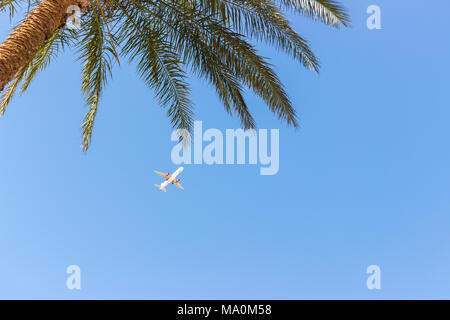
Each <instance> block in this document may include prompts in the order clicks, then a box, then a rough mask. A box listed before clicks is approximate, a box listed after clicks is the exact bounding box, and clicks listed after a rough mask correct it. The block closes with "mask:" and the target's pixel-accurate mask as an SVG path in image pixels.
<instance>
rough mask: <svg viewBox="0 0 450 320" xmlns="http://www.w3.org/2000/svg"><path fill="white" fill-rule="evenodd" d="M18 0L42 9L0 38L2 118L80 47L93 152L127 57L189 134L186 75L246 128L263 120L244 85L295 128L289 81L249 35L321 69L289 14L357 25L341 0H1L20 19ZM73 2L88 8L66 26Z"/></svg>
mask: <svg viewBox="0 0 450 320" xmlns="http://www.w3.org/2000/svg"><path fill="white" fill-rule="evenodd" d="M20 5H27V6H28V8H34V9H33V10H31V9H29V10H28V11H27V16H26V18H25V20H24V21H23V22H22V23H21V24H20V25H19V26H18V27H17V28H15V30H14V31H12V33H11V34H10V35H9V37H8V38H7V39H6V40H5V41H4V42H3V43H2V44H1V45H0V91H4V92H3V94H2V98H1V102H0V116H2V115H3V114H4V112H5V109H6V107H7V105H8V104H9V102H10V101H11V98H12V97H13V95H14V93H15V92H16V90H17V89H18V87H19V85H20V90H21V91H22V92H23V91H24V90H26V89H27V88H28V86H29V84H30V82H31V81H32V79H33V78H34V77H35V75H36V74H37V73H38V72H39V71H41V70H43V69H44V68H45V67H46V66H47V65H48V64H49V63H50V62H51V61H53V59H54V58H55V57H56V56H57V55H58V54H59V53H61V52H62V51H63V50H64V49H65V48H66V47H68V46H75V47H77V48H78V50H79V53H80V60H81V62H82V67H83V69H82V79H81V90H82V92H83V94H84V96H85V99H86V105H87V106H88V108H89V111H88V112H87V114H86V116H85V119H84V122H83V124H82V129H83V143H82V148H83V150H85V151H86V150H87V149H88V147H89V145H90V142H91V136H92V129H93V126H94V120H95V115H96V113H97V108H98V105H99V100H100V97H101V93H102V90H103V88H104V86H105V85H106V83H107V80H108V78H109V77H110V75H111V71H112V67H113V65H114V64H115V63H120V60H121V58H123V57H125V58H127V59H128V60H129V61H130V62H136V64H137V72H138V74H139V75H140V77H141V78H142V79H143V81H144V82H145V84H146V85H147V86H148V87H149V88H151V89H152V90H153V91H154V93H155V95H156V97H157V98H158V100H159V102H160V104H161V106H163V107H165V108H167V115H168V117H169V119H170V121H171V123H172V125H173V127H174V128H180V129H187V130H188V131H189V130H190V129H191V126H192V118H193V111H192V109H193V103H192V102H191V100H190V98H189V94H190V88H189V84H188V81H187V73H188V72H190V73H192V74H194V75H196V76H198V77H200V78H204V79H206V80H208V81H209V82H210V83H211V85H212V86H213V87H214V89H215V91H216V93H217V95H218V97H219V99H220V100H221V102H222V103H223V105H224V107H225V109H226V111H227V112H228V113H232V112H235V113H236V114H237V115H238V116H239V118H240V121H241V124H242V127H243V128H245V129H252V128H254V127H255V121H254V119H253V117H252V115H251V114H250V112H249V110H248V107H247V105H246V102H245V100H244V98H243V94H242V93H243V90H244V88H248V89H251V90H252V91H253V92H254V93H255V94H256V95H258V96H259V97H261V98H262V100H263V101H264V102H265V103H266V104H267V106H268V107H269V109H270V110H271V111H272V112H273V113H274V114H276V115H277V116H278V118H279V119H281V120H284V121H285V122H286V123H287V124H288V125H292V126H294V127H297V124H298V122H297V117H296V113H295V110H294V108H293V107H292V104H291V102H290V100H289V97H288V96H287V94H286V92H285V90H284V87H283V85H282V83H281V82H280V80H279V79H278V77H277V75H276V73H275V72H274V71H273V69H272V68H271V65H270V64H269V63H268V61H267V60H266V59H265V58H263V57H261V56H260V55H258V53H257V50H256V48H255V46H254V45H252V44H250V41H256V42H263V43H266V44H269V45H271V46H274V47H276V48H277V49H279V50H280V51H282V52H284V53H285V54H288V55H289V56H291V57H292V58H293V59H295V60H296V61H298V62H300V63H301V64H302V65H303V66H304V67H306V68H307V69H311V70H313V71H315V72H318V70H319V62H318V59H317V58H316V56H315V55H314V53H313V52H312V51H311V49H310V47H309V44H308V42H307V41H306V40H305V39H304V38H302V37H301V36H300V35H298V34H297V33H296V32H295V31H294V30H293V29H292V27H291V26H290V23H289V21H288V20H287V18H286V17H285V15H284V11H288V10H289V11H291V12H294V13H299V14H302V15H304V16H307V17H311V18H313V19H315V20H318V21H320V22H322V23H325V24H326V25H329V26H332V27H340V26H344V27H347V26H349V24H350V18H349V15H348V14H347V12H346V11H345V9H343V8H342V7H341V5H339V4H338V3H337V2H336V1H335V0H41V1H38V0H0V11H1V12H9V14H10V16H11V17H13V16H14V14H15V13H16V12H17V7H18V6H20ZM71 5H76V6H79V8H80V9H81V11H82V18H81V25H80V28H79V29H78V30H71V29H69V28H67V27H66V26H65V25H66V20H67V18H68V16H69V14H68V13H67V11H68V8H69V6H71Z"/></svg>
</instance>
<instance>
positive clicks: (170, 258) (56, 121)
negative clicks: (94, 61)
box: [0, 0, 450, 299]
mask: <svg viewBox="0 0 450 320" xmlns="http://www.w3.org/2000/svg"><path fill="white" fill-rule="evenodd" d="M345 3H346V6H347V7H348V8H349V10H350V13H351V16H352V21H353V27H352V28H351V29H348V30H334V29H330V28H327V27H325V26H322V25H320V24H318V23H314V22H312V21H310V20H308V19H306V18H303V17H300V16H293V17H292V22H293V24H294V26H295V29H296V30H297V31H298V32H299V33H300V34H301V35H303V36H304V37H305V38H307V39H309V40H310V41H311V43H312V47H313V49H314V51H315V53H316V54H317V55H318V56H319V57H320V59H321V63H322V70H321V74H320V75H319V76H316V75H314V74H312V73H311V72H308V71H306V70H304V69H302V67H300V66H299V65H297V64H295V63H294V62H293V61H292V60H290V59H289V58H288V57H286V56H283V55H281V54H278V53H277V52H275V51H274V50H272V49H269V48H261V52H262V54H264V55H265V56H270V57H272V59H271V62H272V63H273V64H274V65H275V69H276V70H277V72H278V73H279V75H280V77H281V79H282V80H283V82H284V83H285V85H286V87H287V90H288V92H289V94H290V97H291V98H292V100H293V102H294V104H295V107H296V109H297V111H298V113H299V116H300V125H301V128H300V129H299V130H293V129H291V128H286V127H285V125H284V124H283V123H280V122H279V121H278V120H277V119H276V117H274V116H273V115H272V114H271V113H270V112H269V111H268V110H267V108H266V107H265V105H264V104H263V103H262V102H261V101H260V100H258V99H257V98H256V97H254V96H252V95H250V94H249V95H248V104H249V106H250V107H251V110H252V112H253V113H254V116H255V118H256V120H257V123H258V126H259V128H269V129H270V128H279V129H280V170H279V173H278V174H277V175H273V176H261V175H259V166H256V165H212V166H209V165H185V170H184V172H183V173H182V183H183V185H184V187H185V190H184V191H181V190H178V189H176V188H173V187H169V190H168V192H167V193H163V192H160V191H159V190H157V189H156V188H155V187H153V184H155V183H159V182H160V179H159V177H158V176H156V175H155V174H154V173H153V170H160V171H164V172H165V171H173V170H175V169H176V167H177V166H176V165H174V164H173V163H172V162H171V158H170V152H171V149H172V147H173V146H174V142H171V141H170V134H171V128H170V124H169V121H168V119H167V118H166V117H165V113H164V110H162V109H161V108H159V107H158V105H157V103H156V102H155V100H154V98H153V95H152V93H151V92H150V91H148V90H147V89H146V88H145V87H144V85H143V84H142V82H141V81H140V79H138V77H137V76H136V74H135V70H134V68H133V67H130V66H128V65H127V64H126V63H122V66H121V67H116V68H115V72H114V77H113V80H111V81H110V85H109V86H108V88H107V89H106V90H105V93H104V96H103V99H102V104H101V109H100V111H99V114H98V117H97V121H96V126H95V132H94V140H93V144H92V146H91V148H90V150H89V152H88V154H87V155H84V154H83V153H82V151H81V149H80V143H81V138H80V136H81V131H80V124H81V123H82V119H83V117H84V114H85V112H86V110H85V109H83V101H82V98H81V94H80V90H79V78H80V66H79V64H78V63H75V57H76V56H75V54H74V52H66V54H64V55H63V56H61V57H60V58H59V59H58V61H57V62H56V63H54V64H53V65H52V66H50V67H49V68H48V69H47V70H46V71H45V72H44V73H42V74H40V75H39V77H38V78H37V79H36V81H35V82H34V83H33V85H32V86H31V87H30V89H29V91H28V92H26V93H25V94H24V95H23V96H18V97H16V99H15V100H14V101H13V103H12V104H11V105H10V106H9V109H8V110H7V112H6V114H5V116H4V117H3V118H2V119H0V136H1V137H2V139H1V142H0V159H1V165H2V170H1V171H0V219H1V220H0V298H3V299H5V298H8V299H9V298H25V299H35V298H40V299H49V298H57V299H94V298H101V299H420V298H421V299H433V298H447V299H448V298H450V292H449V288H450V271H449V270H450V255H449V252H450V234H449V232H448V230H449V225H450V184H449V181H450V166H449V163H450V148H449V145H450V142H449V141H450V139H449V138H450V126H449V125H448V123H449V122H448V119H449V118H450V108H449V103H448V94H447V92H448V74H449V71H450V62H449V60H448V57H449V53H450V43H449V41H448V40H445V39H447V38H448V35H447V31H448V30H449V27H450V21H449V19H448V14H447V13H448V11H449V10H450V3H448V2H447V1H443V0H441V1H439V5H438V6H427V5H423V3H421V2H419V1H405V0H402V1H400V0H399V1H387V0H370V1H368V0H361V1H345ZM372 4H376V5H379V6H380V7H381V10H382V11H381V13H382V30H368V29H367V27H366V19H367V17H368V15H367V14H366V8H367V7H368V6H369V5H372ZM0 25H1V26H2V28H1V29H2V31H1V32H0V36H1V39H4V38H5V37H6V34H7V32H6V30H5V29H6V28H5V27H8V26H9V21H8V20H7V18H6V17H5V16H4V15H3V16H2V17H1V18H0ZM192 85H193V90H194V93H193V99H194V101H195V102H196V120H201V121H203V126H204V128H218V129H221V130H225V129H226V128H237V127H239V121H238V119H236V118H235V117H234V118H233V117H230V116H228V114H227V113H226V112H225V111H224V109H223V107H222V106H221V104H220V103H219V101H218V99H217V98H216V97H215V95H214V93H213V90H212V89H211V88H210V87H208V86H207V85H205V84H204V83H203V82H201V81H197V80H195V79H192ZM73 264H75V265H78V266H80V268H81V283H82V284H81V285H82V289H81V290H68V289H67V288H66V278H67V276H68V275H67V274H66V268H67V266H69V265H73ZM373 264H375V265H378V266H379V267H380V268H381V273H382V274H381V287H382V288H381V290H368V289H367V288H366V279H367V276H368V275H367V274H366V268H367V267H368V266H369V265H373Z"/></svg>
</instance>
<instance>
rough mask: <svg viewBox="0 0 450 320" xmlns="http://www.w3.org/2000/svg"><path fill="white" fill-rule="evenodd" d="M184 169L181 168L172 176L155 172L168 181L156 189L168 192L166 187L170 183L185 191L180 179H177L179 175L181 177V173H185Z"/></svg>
mask: <svg viewBox="0 0 450 320" xmlns="http://www.w3.org/2000/svg"><path fill="white" fill-rule="evenodd" d="M183 169H184V168H183V167H179V168H178V169H177V171H175V172H174V173H172V174H170V173H162V172H159V171H156V170H155V173H156V174H159V175H160V176H161V177H163V178H164V179H166V181H164V182H163V183H161V185H157V184H155V187H157V188H159V190H162V191H164V192H167V191H166V189H165V186H167V185H168V184H169V183H171V184H174V185H176V186H177V187H178V188H180V189H182V190H184V188H183V186H182V185H181V184H180V179H177V175H179V174H180V173H181V171H183Z"/></svg>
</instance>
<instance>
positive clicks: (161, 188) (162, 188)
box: [155, 184, 167, 192]
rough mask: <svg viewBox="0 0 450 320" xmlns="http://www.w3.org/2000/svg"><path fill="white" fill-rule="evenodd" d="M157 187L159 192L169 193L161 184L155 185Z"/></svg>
mask: <svg viewBox="0 0 450 320" xmlns="http://www.w3.org/2000/svg"><path fill="white" fill-rule="evenodd" d="M155 187H157V188H159V190H162V191H164V192H167V191H166V189H164V187H161V186H160V185H159V184H155Z"/></svg>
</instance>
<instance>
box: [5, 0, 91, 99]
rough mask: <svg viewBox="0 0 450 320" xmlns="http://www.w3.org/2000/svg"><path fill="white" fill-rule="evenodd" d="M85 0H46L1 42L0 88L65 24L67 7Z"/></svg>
mask: <svg viewBox="0 0 450 320" xmlns="http://www.w3.org/2000/svg"><path fill="white" fill-rule="evenodd" d="M84 2H85V0H81V1H80V0H43V1H41V3H39V5H38V6H37V7H36V8H35V9H34V10H33V11H32V12H31V13H30V14H29V15H28V17H27V18H26V19H25V20H24V21H23V22H22V23H21V24H20V25H19V26H18V27H17V28H16V29H15V30H14V31H13V32H12V33H11V34H10V35H9V37H8V38H7V39H6V40H5V41H4V42H3V43H2V44H1V45H0V91H2V90H3V88H4V87H5V85H7V84H8V83H9V82H10V81H11V80H12V79H13V78H14V76H15V75H16V73H17V71H18V70H19V69H20V68H21V67H22V66H24V65H25V64H26V63H28V62H29V61H30V59H31V58H32V57H33V56H34V54H35V53H36V51H37V50H38V49H39V48H40V47H41V46H42V45H43V44H44V42H45V40H47V39H48V38H49V37H50V36H51V35H52V34H53V33H54V32H55V31H56V30H57V29H58V28H59V27H61V26H62V25H64V24H65V19H66V17H67V13H66V11H67V8H68V7H69V6H70V5H78V4H80V3H83V4H84Z"/></svg>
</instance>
